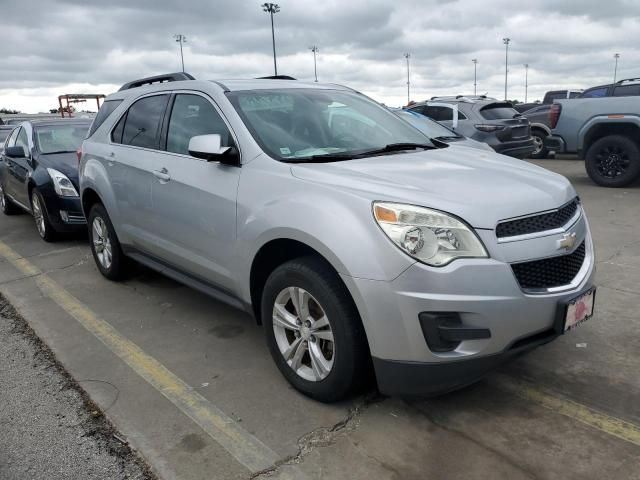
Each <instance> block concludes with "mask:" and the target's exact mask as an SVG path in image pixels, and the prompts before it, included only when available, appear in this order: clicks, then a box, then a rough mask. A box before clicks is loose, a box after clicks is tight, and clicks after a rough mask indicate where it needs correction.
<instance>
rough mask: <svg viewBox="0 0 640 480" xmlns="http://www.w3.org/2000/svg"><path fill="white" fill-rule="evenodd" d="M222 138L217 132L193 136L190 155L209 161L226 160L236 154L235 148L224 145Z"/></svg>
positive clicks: (190, 141) (190, 143) (222, 161)
mask: <svg viewBox="0 0 640 480" xmlns="http://www.w3.org/2000/svg"><path fill="white" fill-rule="evenodd" d="M221 144H222V139H221V137H220V135H218V134H217V133H213V134H210V135H198V136H195V137H191V140H189V155H191V156H192V157H196V158H202V159H203V160H206V161H208V162H221V163H229V162H228V161H226V162H225V158H223V157H229V156H232V157H233V156H234V155H233V153H234V152H235V148H233V147H223V146H222V145H221Z"/></svg>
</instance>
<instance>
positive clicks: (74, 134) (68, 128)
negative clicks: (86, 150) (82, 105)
mask: <svg viewBox="0 0 640 480" xmlns="http://www.w3.org/2000/svg"><path fill="white" fill-rule="evenodd" d="M88 130H89V123H75V124H64V125H62V124H61V125H42V126H38V127H36V128H35V135H34V137H35V138H34V139H35V143H36V147H37V148H38V150H40V152H41V153H44V154H48V153H66V152H75V151H76V150H78V148H80V145H81V144H82V141H83V140H84V138H85V137H86V135H87V131H88Z"/></svg>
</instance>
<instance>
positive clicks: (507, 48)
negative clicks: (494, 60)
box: [502, 37, 511, 100]
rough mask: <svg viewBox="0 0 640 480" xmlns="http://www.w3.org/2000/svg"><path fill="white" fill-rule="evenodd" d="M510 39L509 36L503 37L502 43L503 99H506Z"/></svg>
mask: <svg viewBox="0 0 640 480" xmlns="http://www.w3.org/2000/svg"><path fill="white" fill-rule="evenodd" d="M510 42H511V39H510V38H509V37H506V38H503V39H502V43H504V46H505V49H504V99H505V100H507V83H508V79H509V43H510Z"/></svg>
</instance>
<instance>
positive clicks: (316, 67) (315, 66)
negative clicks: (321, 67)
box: [309, 45, 320, 82]
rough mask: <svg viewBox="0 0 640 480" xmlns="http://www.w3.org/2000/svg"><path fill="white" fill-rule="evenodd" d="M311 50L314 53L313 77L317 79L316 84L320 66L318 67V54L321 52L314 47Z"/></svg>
mask: <svg viewBox="0 0 640 480" xmlns="http://www.w3.org/2000/svg"><path fill="white" fill-rule="evenodd" d="M309 49H310V50H311V51H312V52H313V75H314V76H315V77H316V80H315V81H316V82H317V81H318V66H317V65H316V54H317V53H318V52H319V51H320V49H319V48H318V47H317V46H316V45H313V46H311V47H309Z"/></svg>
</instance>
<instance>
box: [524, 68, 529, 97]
mask: <svg viewBox="0 0 640 480" xmlns="http://www.w3.org/2000/svg"><path fill="white" fill-rule="evenodd" d="M528 93H529V64H528V63H525V64H524V103H527V94H528Z"/></svg>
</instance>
